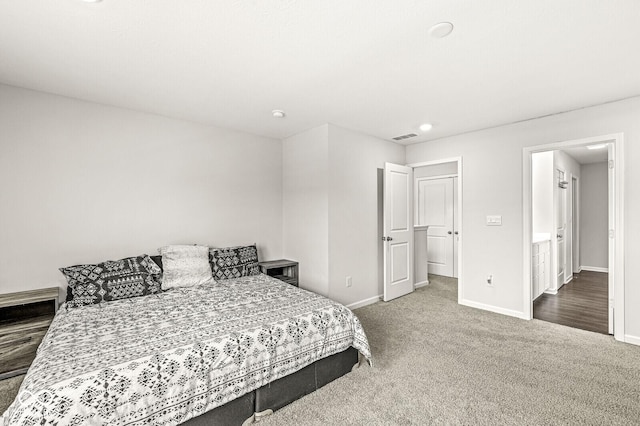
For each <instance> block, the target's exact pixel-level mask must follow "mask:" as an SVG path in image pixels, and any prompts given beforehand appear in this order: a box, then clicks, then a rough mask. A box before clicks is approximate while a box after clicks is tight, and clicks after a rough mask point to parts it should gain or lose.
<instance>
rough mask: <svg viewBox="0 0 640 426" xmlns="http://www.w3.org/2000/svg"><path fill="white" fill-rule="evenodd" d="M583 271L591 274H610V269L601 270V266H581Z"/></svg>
mask: <svg viewBox="0 0 640 426" xmlns="http://www.w3.org/2000/svg"><path fill="white" fill-rule="evenodd" d="M580 270H581V271H591V272H606V273H609V268H601V267H599V266H581V267H580Z"/></svg>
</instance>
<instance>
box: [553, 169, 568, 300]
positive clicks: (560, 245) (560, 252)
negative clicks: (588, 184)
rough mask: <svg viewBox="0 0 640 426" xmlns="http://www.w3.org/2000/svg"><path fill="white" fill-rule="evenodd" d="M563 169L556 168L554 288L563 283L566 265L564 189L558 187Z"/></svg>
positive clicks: (562, 180)
mask: <svg viewBox="0 0 640 426" xmlns="http://www.w3.org/2000/svg"><path fill="white" fill-rule="evenodd" d="M564 181H565V179H564V171H562V170H560V169H557V170H556V186H555V193H556V202H555V211H556V220H555V227H556V256H557V257H556V259H557V263H556V265H558V270H557V271H556V290H558V289H560V287H561V286H562V284H564V278H565V277H564V271H565V269H566V267H567V265H566V261H567V256H566V247H565V231H566V213H565V212H566V205H565V204H566V199H567V197H566V191H567V190H566V189H563V188H561V187H560V182H564Z"/></svg>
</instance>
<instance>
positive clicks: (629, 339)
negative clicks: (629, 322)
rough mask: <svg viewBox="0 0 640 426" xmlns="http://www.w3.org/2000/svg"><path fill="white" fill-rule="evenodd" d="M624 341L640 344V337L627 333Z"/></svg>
mask: <svg viewBox="0 0 640 426" xmlns="http://www.w3.org/2000/svg"><path fill="white" fill-rule="evenodd" d="M623 342H625V343H630V344H632V345H638V346H640V337H638V336H631V335H630V334H625V335H624V340H623Z"/></svg>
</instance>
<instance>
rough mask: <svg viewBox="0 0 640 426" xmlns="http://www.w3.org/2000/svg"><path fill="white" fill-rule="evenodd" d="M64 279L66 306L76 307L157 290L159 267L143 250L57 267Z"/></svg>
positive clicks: (142, 294) (153, 292)
mask: <svg viewBox="0 0 640 426" xmlns="http://www.w3.org/2000/svg"><path fill="white" fill-rule="evenodd" d="M60 272H62V274H63V275H64V276H65V278H66V279H67V284H68V286H67V306H69V307H73V308H75V307H78V306H84V305H93V304H96V303H102V302H111V301H113V300H119V299H128V298H131V297H138V296H146V295H148V294H155V293H160V292H161V291H162V290H161V285H162V271H161V270H160V267H159V266H158V265H157V264H156V263H155V262H154V261H153V260H152V259H151V258H150V257H149V256H147V255H146V254H144V255H141V256H136V257H128V258H125V259H120V260H108V261H106V262H102V263H98V264H95V265H75V266H67V267H65V268H60Z"/></svg>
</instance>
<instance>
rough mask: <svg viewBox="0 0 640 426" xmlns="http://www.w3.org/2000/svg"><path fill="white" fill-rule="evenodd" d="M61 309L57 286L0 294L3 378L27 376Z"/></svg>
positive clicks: (0, 369)
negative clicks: (59, 308) (45, 336)
mask: <svg viewBox="0 0 640 426" xmlns="http://www.w3.org/2000/svg"><path fill="white" fill-rule="evenodd" d="M57 310H58V287H50V288H43V289H38V290H30V291H21V292H18V293H8V294H0V379H6V378H8V377H12V376H17V375H19V374H23V373H25V372H26V371H27V370H28V369H29V366H30V365H31V362H32V361H33V359H34V358H35V357H36V349H38V346H39V345H40V342H41V341H42V338H43V337H44V335H45V334H46V333H47V329H48V328H49V324H51V320H53V316H54V315H55V313H56V311H57Z"/></svg>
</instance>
